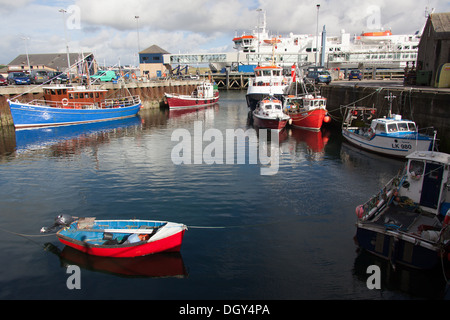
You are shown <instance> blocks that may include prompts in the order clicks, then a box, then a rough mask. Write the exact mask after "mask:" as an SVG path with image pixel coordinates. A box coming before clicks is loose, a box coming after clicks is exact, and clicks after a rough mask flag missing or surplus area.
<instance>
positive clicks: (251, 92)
mask: <svg viewBox="0 0 450 320" xmlns="http://www.w3.org/2000/svg"><path fill="white" fill-rule="evenodd" d="M254 73H255V76H254V77H253V78H250V79H249V81H248V88H247V94H246V100H247V106H248V107H249V108H250V110H254V109H255V108H256V106H257V104H258V102H259V101H260V100H262V99H263V98H264V97H266V96H274V97H276V98H278V99H281V98H282V97H283V95H284V94H285V91H286V89H287V88H288V87H289V84H290V78H289V77H287V76H285V75H283V68H281V67H279V66H276V65H275V64H273V63H272V64H270V65H258V66H257V67H255V70H254Z"/></svg>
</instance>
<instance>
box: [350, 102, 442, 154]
mask: <svg viewBox="0 0 450 320" xmlns="http://www.w3.org/2000/svg"><path fill="white" fill-rule="evenodd" d="M376 112H377V109H376V108H369V107H347V110H346V113H345V116H344V120H343V122H342V136H343V137H344V138H345V139H346V140H347V141H348V142H350V143H352V144H354V145H356V146H357V147H359V148H361V149H364V150H367V151H372V152H377V153H380V154H384V155H388V156H394V157H406V156H407V155H408V154H410V153H412V152H414V151H429V150H433V149H434V141H435V136H436V132H434V135H429V134H423V133H419V131H418V129H417V126H416V123H415V122H414V121H412V120H406V119H403V118H402V116H401V115H398V114H391V112H389V115H388V116H387V117H383V118H375V119H373V118H374V116H375V115H376ZM368 121H371V123H370V125H369V124H368Z"/></svg>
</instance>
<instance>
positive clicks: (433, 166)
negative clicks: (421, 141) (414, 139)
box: [400, 151, 450, 216]
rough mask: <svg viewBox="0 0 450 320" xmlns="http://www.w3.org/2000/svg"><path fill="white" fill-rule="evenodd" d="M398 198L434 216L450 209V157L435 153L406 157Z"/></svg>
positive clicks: (415, 154) (420, 153)
mask: <svg viewBox="0 0 450 320" xmlns="http://www.w3.org/2000/svg"><path fill="white" fill-rule="evenodd" d="M406 158H407V159H408V161H407V164H406V177H405V178H404V180H403V181H402V183H401V186H402V188H401V189H400V190H401V195H402V196H407V197H408V198H410V199H411V200H413V201H414V203H418V204H419V205H420V206H422V207H424V208H426V211H431V212H432V213H435V214H436V215H438V214H440V215H442V216H445V214H446V212H447V210H449V209H450V175H449V170H450V156H449V155H448V154H446V153H441V152H435V151H426V152H424V151H416V152H413V153H411V154H409V155H408V156H407V157H406Z"/></svg>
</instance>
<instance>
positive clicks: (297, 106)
mask: <svg viewBox="0 0 450 320" xmlns="http://www.w3.org/2000/svg"><path fill="white" fill-rule="evenodd" d="M326 103H327V99H326V98H324V97H321V96H314V95H311V94H307V95H303V96H286V97H285V98H284V106H283V109H284V111H285V112H286V114H288V115H289V116H290V117H291V119H292V123H291V124H292V125H293V126H294V127H298V128H302V129H308V130H316V131H317V130H320V128H321V127H322V124H323V123H324V122H329V121H330V117H329V116H327V108H326Z"/></svg>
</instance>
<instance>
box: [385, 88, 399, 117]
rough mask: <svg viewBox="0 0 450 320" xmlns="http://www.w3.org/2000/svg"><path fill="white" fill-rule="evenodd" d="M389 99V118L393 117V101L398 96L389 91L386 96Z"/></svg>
mask: <svg viewBox="0 0 450 320" xmlns="http://www.w3.org/2000/svg"><path fill="white" fill-rule="evenodd" d="M384 97H385V98H386V99H387V100H388V101H389V113H388V118H392V101H393V100H394V99H395V98H397V97H396V96H394V95H392V92H390V93H389V95H388V96H384Z"/></svg>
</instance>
